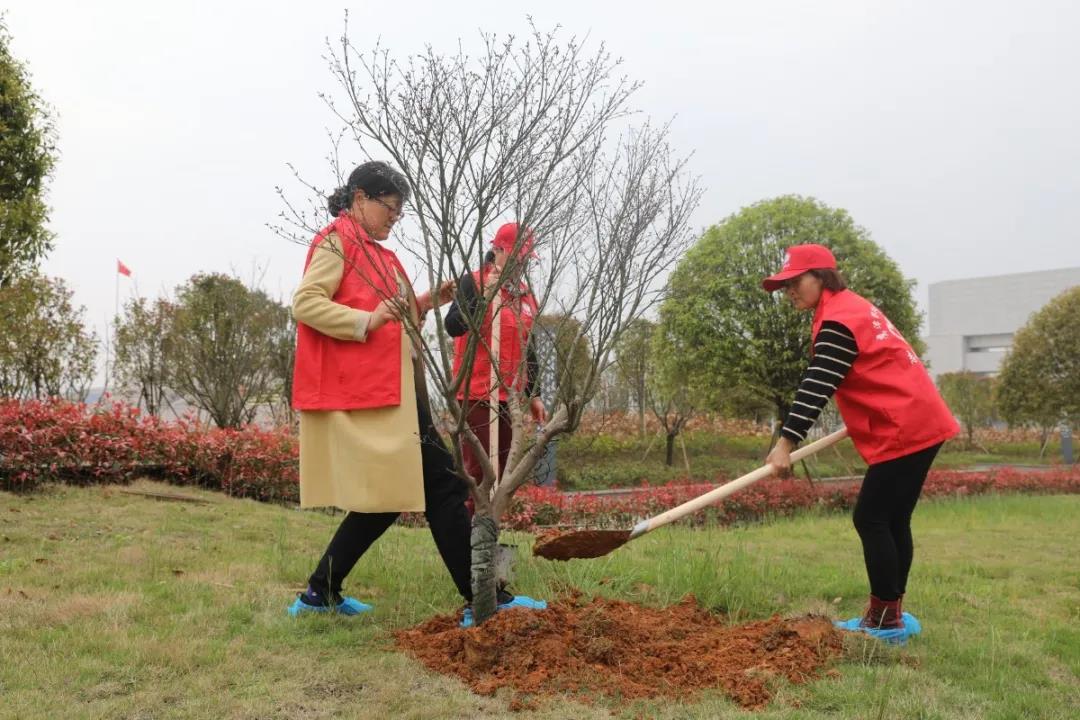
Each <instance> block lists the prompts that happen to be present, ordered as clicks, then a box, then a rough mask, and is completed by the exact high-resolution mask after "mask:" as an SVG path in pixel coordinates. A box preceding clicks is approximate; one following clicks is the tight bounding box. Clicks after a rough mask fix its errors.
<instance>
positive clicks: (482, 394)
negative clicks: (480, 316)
mask: <svg viewBox="0 0 1080 720" xmlns="http://www.w3.org/2000/svg"><path fill="white" fill-rule="evenodd" d="M489 271H490V270H489V269H488V268H485V269H484V271H483V273H480V272H474V273H473V280H474V281H475V282H476V291H477V292H478V293H482V292H483V291H484V278H486V277H487V274H488V272H489ZM521 291H522V293H523V294H522V295H521V296H520V297H515V296H514V295H513V294H512V293H510V292H509V291H508V290H507V289H506V288H503V289H502V290H501V293H502V295H501V297H502V310H501V312H500V313H499V320H500V321H501V322H502V326H501V327H500V328H499V373H500V377H501V378H502V384H501V387H500V388H499V400H500V401H506V400H509V399H510V388H513V389H514V390H516V391H520V390H522V389H523V388H524V387H525V375H526V369H525V364H524V362H523V358H524V355H525V347H526V346H527V344H528V340H529V333H531V332H532V326H533V323H534V322H535V321H536V313H537V305H536V298H534V297H533V296H532V294H531V293H529V291H528V287H527V286H526V285H525V284H524V283H522V284H521ZM493 309H494V308H491V307H489V308H488V311H487V316H486V317H485V318H484V323H483V325H481V326H480V332H481V337H483V338H485V339H486V344H482V343H478V344H477V346H476V357H474V358H473V366H472V377H470V378H469V382H468V388H469V399H470V400H487V399H488V398H490V397H491V354H490V353H488V350H487V349H488V347H490V346H491V312H492V310H493ZM468 345H469V336H468V334H467V333H466V334H465V335H461V336H459V337H457V338H455V339H454V376H455V377H457V374H458V372H459V371H460V370H461V366H462V364H463V363H464V360H465V349H466V348H467V347H468ZM509 379H512V382H511V383H510V384H509V387H508V385H507V380H509ZM464 399H465V387H464V385H463V386H462V389H461V390H458V400H464Z"/></svg>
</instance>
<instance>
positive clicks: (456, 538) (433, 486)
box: [308, 406, 472, 602]
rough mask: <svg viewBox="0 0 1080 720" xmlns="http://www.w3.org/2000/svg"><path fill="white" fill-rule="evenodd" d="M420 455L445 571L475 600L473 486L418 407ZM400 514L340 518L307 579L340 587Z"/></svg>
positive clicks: (320, 588) (321, 586)
mask: <svg viewBox="0 0 1080 720" xmlns="http://www.w3.org/2000/svg"><path fill="white" fill-rule="evenodd" d="M417 412H418V414H419V421H420V423H419V425H420V433H421V443H420V453H421V458H422V461H423V467H424V504H425V508H424V516H425V517H426V518H427V522H428V527H430V528H431V536H432V537H433V538H434V539H435V546H436V547H437V548H438V549H439V554H440V555H441V556H442V559H443V563H445V565H446V569H447V570H449V571H450V577H451V578H453V580H454V585H455V586H457V589H458V592H459V593H461V596H462V597H463V598H465V600H466V602H471V601H472V583H471V576H470V562H471V549H470V545H469V542H470V540H469V532H470V520H469V514H468V511H467V510H466V509H465V499H466V498H467V497H468V494H469V490H468V487H466V485H465V483H464V482H463V481H462V480H461V478H459V477H458V476H457V474H456V473H455V472H454V461H453V458H452V457H451V455H450V451H449V450H447V449H446V445H445V443H443V440H442V438H441V437H440V436H439V433H438V431H437V430H436V429H435V426H434V425H433V424H432V422H431V416H430V415H429V414H428V411H427V409H426V408H424V407H420V406H418V408H417ZM400 514H401V513H396V512H387V513H359V512H350V513H349V514H347V515H346V516H345V519H344V520H342V521H341V525H340V526H339V527H338V529H337V532H336V533H334V537H333V539H331V540H330V545H329V546H328V547H327V548H326V552H325V553H323V556H322V559H321V560H319V565H318V567H316V568H315V572H314V573H313V574H312V575H311V578H310V579H309V580H308V583H309V584H310V585H311V587H312V589H313V590H315V591H317V592H319V593H320V594H322V595H323V596H324V597H326V596H327V595H329V593H332V592H340V591H341V583H342V581H343V580H344V579H345V577H346V576H347V575H348V574H349V573H350V572H352V569H353V567H354V566H355V565H356V563H357V561H358V560H359V559H360V558H361V557H362V556H363V554H364V553H365V552H367V549H368V548H369V547H371V545H372V543H374V542H375V541H376V540H378V539H379V537H380V536H381V535H382V534H383V533H384V532H386V530H387V528H389V527H390V526H391V525H393V524H394V521H395V520H397V517H398V515H400Z"/></svg>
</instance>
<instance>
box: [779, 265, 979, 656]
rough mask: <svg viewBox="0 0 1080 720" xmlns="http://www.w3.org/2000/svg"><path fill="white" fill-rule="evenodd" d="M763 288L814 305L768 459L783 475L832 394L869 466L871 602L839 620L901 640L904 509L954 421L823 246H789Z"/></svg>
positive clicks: (914, 626)
mask: <svg viewBox="0 0 1080 720" xmlns="http://www.w3.org/2000/svg"><path fill="white" fill-rule="evenodd" d="M762 286H763V287H764V288H765V290H767V291H769V292H773V291H776V290H781V289H782V290H784V291H785V293H786V294H787V296H788V298H789V299H790V300H791V303H792V304H793V305H794V306H795V308H796V309H797V310H813V311H814V323H813V335H812V337H813V346H812V350H811V352H812V359H811V361H810V365H809V367H808V368H807V370H806V372H805V374H804V375H803V378H802V381H801V382H800V383H799V387H798V390H797V391H796V394H795V402H794V403H793V404H792V406H791V410H790V412H789V413H788V417H787V419H786V421H785V423H784V426H783V429H782V430H781V433H780V435H781V436H780V439H779V441H778V442H777V444H776V447H774V448H773V450H772V452H771V453H770V454H769V458H768V462H769V463H771V464H772V465H773V466H774V467H775V468H776V469H777V471H778V472H779V473H780V474H788V473H790V471H791V451H792V449H793V448H794V447H795V446H796V445H798V444H799V443H800V442H802V441H803V440H805V439H806V436H807V433H808V431H809V430H810V428H811V426H812V425H813V424H814V422H815V421H816V420H817V418H818V415H819V414H820V412H821V409H822V408H823V407H824V406H825V404H826V403H827V402H828V400H829V398H835V400H836V406H837V408H838V409H839V410H840V415H841V416H842V417H843V419H844V424H845V425H846V426H847V431H848V434H849V435H850V437H851V439H852V442H853V443H854V444H855V449H856V450H858V452H859V454H860V455H861V456H862V457H863V459H864V460H865V461H866V463H867V465H869V468H868V469H867V471H866V476H865V477H864V478H863V483H862V487H861V489H860V490H859V497H858V500H857V501H856V503H855V511H854V523H855V529H856V531H858V533H859V539H860V540H861V541H862V547H863V559H864V561H865V563H866V572H867V575H868V576H869V579H870V602H869V605H868V607H867V609H866V612H865V613H864V614H863V616H862V617H857V618H853V619H851V620H848V621H846V622H842V623H837V625H838V626H839V627H842V628H844V629H847V630H859V631H863V632H867V633H869V634H871V635H873V636H875V637H878V638H881V639H884V640H889V641H894V642H903V641H904V640H906V638H907V637H908V636H909V635H913V634H916V633H918V632H919V631H920V626H919V623H918V621H917V620H916V619H915V618H914V617H913V616H912V615H911V614H910V613H906V612H904V611H903V608H902V603H903V599H904V593H905V591H906V589H907V579H908V572H909V571H910V569H911V561H912V556H913V543H912V538H911V515H912V512H913V511H914V510H915V504H916V502H918V499H919V494H920V493H921V492H922V486H923V482H924V481H925V480H926V475H927V473H928V472H929V470H930V465H931V464H932V463H933V462H934V457H935V456H936V455H937V453H938V450H940V449H941V446H942V444H944V442H945V441H946V440H948V439H949V438H951V437H953V436H955V435H956V434H957V433H958V432H959V431H960V428H959V425H958V424H957V422H956V420H955V418H954V417H953V415H952V413H951V412H950V411H949V408H948V407H947V406H946V405H945V402H944V401H943V400H942V399H941V395H940V394H939V393H938V391H937V388H936V387H935V386H934V382H933V380H931V379H930V375H929V374H928V373H927V372H926V368H925V367H923V364H922V363H921V362H920V361H919V358H918V356H917V355H916V354H915V352H914V351H913V350H912V349H911V346H910V345H908V343H907V342H906V341H905V340H904V338H903V336H902V335H901V334H900V333H899V332H898V331H897V330H896V328H895V327H893V324H892V323H891V322H889V319H888V318H886V317H885V316H884V315H883V314H882V312H881V311H880V310H878V309H877V308H876V307H875V306H874V305H872V304H871V303H870V302H869V301H867V300H865V299H864V298H862V297H860V296H858V295H856V294H855V293H853V292H852V291H850V290H848V289H846V286H845V284H844V280H843V278H842V277H841V276H840V274H839V273H838V272H837V268H836V259H835V258H834V257H833V254H832V253H831V252H830V251H829V249H828V248H826V247H824V246H822V245H812V244H807V245H796V246H794V247H792V248H790V249H789V250H788V251H787V255H786V257H785V260H784V264H783V267H782V268H781V270H780V271H779V272H778V273H776V274H775V275H772V276H770V277H768V278H766V279H765V280H764V281H763V282H762Z"/></svg>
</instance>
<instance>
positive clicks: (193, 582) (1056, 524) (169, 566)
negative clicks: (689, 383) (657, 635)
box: [0, 483, 1080, 720]
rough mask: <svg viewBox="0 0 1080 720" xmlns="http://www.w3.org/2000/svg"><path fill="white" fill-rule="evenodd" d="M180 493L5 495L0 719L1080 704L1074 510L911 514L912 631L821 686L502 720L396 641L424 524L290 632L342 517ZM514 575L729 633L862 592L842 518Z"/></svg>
mask: <svg viewBox="0 0 1080 720" xmlns="http://www.w3.org/2000/svg"><path fill="white" fill-rule="evenodd" d="M136 487H140V488H143V489H163V488H164V486H158V485H154V484H150V483H145V484H140V485H137V486H136ZM169 491H172V492H175V490H172V489H170V490H169ZM184 492H190V493H193V494H195V493H196V491H191V490H185V491H184ZM197 494H198V495H199V496H200V497H203V498H206V499H207V500H209V501H210V502H208V503H207V504H203V505H195V504H181V503H172V502H161V501H156V500H151V499H147V498H144V497H138V496H133V495H129V494H125V493H123V492H121V491H120V490H119V489H118V488H89V489H80V488H69V487H48V488H46V489H45V490H44V491H43V492H41V493H39V494H36V495H27V496H21V495H20V496H16V495H10V494H5V493H0V658H2V661H0V717H3V718H95V719H96V718H304V719H312V718H337V717H348V718H464V717H484V718H488V717H494V718H499V717H506V718H509V717H516V718H523V719H526V718H544V719H552V718H574V719H575V720H585V719H587V718H604V717H627V718H632V717H646V718H651V717H659V718H727V717H733V718H741V717H755V718H762V719H763V720H764V719H772V718H819V717H830V718H852V719H854V718H860V719H861V718H942V719H944V718H973V719H975V718H979V719H989V718H1000V719H1002V720H1004V719H1005V718H1063V719H1064V718H1073V717H1076V709H1077V708H1078V707H1080V559H1078V558H1080V553H1078V552H1077V548H1078V546H1080V520H1078V519H1077V518H1078V517H1080V497H1076V496H1069V497H1022V496H1009V497H982V498H977V499H971V500H964V501H938V502H927V503H924V504H923V505H922V506H921V507H920V508H919V509H918V511H917V512H916V516H915V530H916V541H917V543H918V547H917V558H916V565H915V569H914V572H913V576H912V581H911V587H910V588H909V595H908V600H907V602H906V606H907V607H909V609H910V610H911V611H913V612H915V613H916V614H917V615H919V617H920V619H921V620H922V622H923V625H924V634H923V635H922V636H921V637H920V638H917V639H916V640H915V641H913V642H912V643H911V644H910V645H909V646H908V648H906V649H903V650H897V649H889V648H885V647H883V646H880V645H878V644H876V643H865V642H852V643H850V644H849V645H850V647H849V652H848V653H847V654H846V657H845V659H844V661H843V662H842V663H841V664H840V665H839V666H838V670H839V673H840V676H839V677H838V678H824V679H821V680H818V681H816V682H813V683H811V684H809V685H804V686H782V687H779V688H778V689H777V692H776V697H775V699H774V700H773V702H772V703H771V704H770V705H769V706H768V707H767V708H766V709H765V710H763V711H760V712H757V713H747V712H744V711H742V710H739V709H737V708H736V707H735V706H734V705H732V704H731V703H730V702H729V701H727V700H726V699H725V698H723V697H722V696H721V695H720V694H719V693H717V694H708V695H705V696H701V697H696V698H692V699H688V700H687V702H685V703H682V704H679V703H673V702H671V701H668V700H664V701H657V702H639V703H635V704H632V705H629V706H616V705H613V704H611V703H610V702H607V701H604V700H603V699H596V702H594V703H592V704H581V703H579V702H576V701H574V700H572V699H570V698H560V699H559V700H558V701H557V702H548V703H542V704H541V705H540V707H539V709H538V710H534V711H524V712H520V713H511V712H509V711H508V710H507V700H508V697H507V696H503V695H500V696H496V697H494V698H484V697H478V696H476V695H473V694H472V693H470V692H468V691H467V690H466V689H465V688H464V687H463V686H462V685H461V684H460V683H458V682H457V681H455V680H453V679H450V678H447V677H441V676H438V675H434V674H432V673H430V672H428V671H427V670H425V669H424V668H422V667H421V666H420V665H419V664H418V663H415V662H413V661H412V660H410V659H409V658H408V657H406V656H404V655H402V654H400V653H398V652H395V651H394V649H393V647H392V643H391V640H390V637H389V633H390V631H392V630H393V629H395V628H401V627H405V626H409V625H412V624H415V623H418V622H420V621H422V620H424V619H427V618H429V617H430V616H432V615H433V614H436V613H446V612H451V611H453V610H456V609H457V608H458V607H459V602H458V600H457V598H456V597H455V595H454V593H453V591H452V586H451V583H450V581H449V578H448V577H447V576H446V574H445V570H444V569H443V568H442V566H441V564H440V562H439V560H438V557H437V553H436V551H435V548H434V546H433V544H432V542H431V539H430V536H429V535H428V533H427V532H426V531H424V530H409V529H403V528H394V529H392V530H391V531H390V532H389V533H388V534H387V536H386V537H384V538H383V539H382V540H381V541H380V542H379V543H377V544H376V546H375V547H374V548H373V550H372V551H371V553H370V554H369V555H368V556H367V557H365V558H364V559H363V560H362V561H361V563H360V565H359V566H358V567H357V570H356V571H355V572H354V574H353V575H352V577H351V578H350V579H349V582H348V584H347V590H348V591H350V592H351V593H352V594H355V595H357V596H359V597H360V598H361V599H365V600H369V601H372V602H374V603H375V605H376V608H377V609H376V611H375V613H373V615H371V616H370V617H365V618H363V619H347V618H340V617H314V618H303V619H301V620H293V619H290V618H288V617H287V616H286V615H285V607H286V605H287V604H288V603H289V602H290V601H291V599H292V597H293V593H294V592H295V591H296V590H298V589H299V588H300V587H301V586H302V585H303V583H304V579H305V577H306V575H307V573H308V572H309V570H310V568H311V565H312V563H313V562H314V560H315V559H316V556H317V554H318V553H319V552H320V551H321V550H322V548H323V546H324V544H325V542H326V541H327V540H328V538H329V536H330V533H331V532H332V529H333V527H334V525H335V523H336V519H335V518H332V517H329V516H327V515H322V514H318V513H307V512H299V511H296V510H289V509H284V508H281V507H276V506H270V505H263V504H258V503H255V502H251V501H238V500H231V499H227V498H225V497H222V496H220V495H216V494H212V493H208V492H206V493H203V492H199V493H197ZM513 540H514V541H515V542H517V543H519V545H520V546H521V547H522V548H524V549H525V550H527V547H528V545H529V543H530V541H531V538H530V537H529V536H527V535H516V536H514V538H513ZM517 573H518V578H517V582H516V584H515V587H516V588H517V589H518V590H519V591H521V592H524V593H527V594H530V595H535V596H538V597H548V598H550V597H553V596H554V595H555V593H557V592H558V590H559V589H560V588H565V587H576V588H580V589H582V590H583V591H584V592H585V593H586V594H602V595H608V596H612V597H617V598H622V599H628V600H633V601H636V602H640V603H645V604H649V605H655V606H664V605H667V604H670V603H673V602H675V601H677V600H678V599H679V598H681V597H682V596H683V595H685V594H686V593H691V592H692V593H694V594H695V595H696V596H697V597H698V598H699V600H700V601H701V602H702V603H703V604H705V605H706V606H709V607H713V608H717V609H719V610H724V611H726V612H728V613H729V614H730V615H731V617H732V618H733V619H734V620H745V619H750V618H761V617H766V616H768V615H770V614H772V613H782V614H801V613H807V612H818V613H822V612H824V613H829V614H831V615H834V616H837V617H847V616H850V615H852V614H855V613H856V612H858V611H859V610H861V608H862V605H863V601H864V597H865V592H866V591H865V579H864V573H863V568H862V560H861V554H860V551H859V545H858V540H857V538H856V536H855V533H854V531H853V530H852V528H851V526H850V521H849V520H848V518H846V517H841V516H806V517H801V518H796V519H789V520H781V521H777V522H775V523H772V524H764V525H754V526H749V527H743V528H729V529H716V530H704V531H694V530H689V529H685V528H680V527H672V528H665V529H662V530H659V531H657V532H656V533H655V534H654V535H650V536H646V537H645V538H642V539H640V540H637V541H634V542H633V543H631V544H629V545H628V546H627V547H625V548H623V549H621V550H618V551H616V552H615V553H613V554H612V555H610V556H608V557H606V558H602V559H597V560H589V561H574V562H571V563H563V564H552V563H548V562H545V561H542V560H535V559H532V558H530V557H523V558H522V560H521V561H520V562H519V563H518V568H517Z"/></svg>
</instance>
